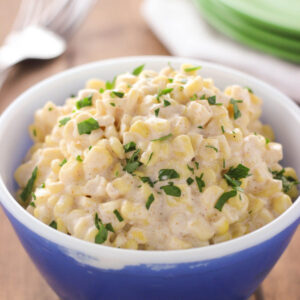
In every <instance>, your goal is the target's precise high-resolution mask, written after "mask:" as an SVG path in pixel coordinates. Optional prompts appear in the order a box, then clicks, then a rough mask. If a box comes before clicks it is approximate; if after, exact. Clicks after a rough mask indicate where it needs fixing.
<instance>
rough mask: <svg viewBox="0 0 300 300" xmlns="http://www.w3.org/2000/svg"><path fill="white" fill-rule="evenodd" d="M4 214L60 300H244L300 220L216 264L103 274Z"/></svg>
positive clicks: (135, 268) (138, 268)
mask: <svg viewBox="0 0 300 300" xmlns="http://www.w3.org/2000/svg"><path fill="white" fill-rule="evenodd" d="M5 212H6V214H7V216H8V218H9V219H10V221H11V223H12V225H13V227H14V229H15V231H16V233H17V234H18V236H19V238H20V240H21V242H22V244H23V246H24V248H25V249H26V250H27V252H28V254H29V255H30V257H31V259H32V260H33V262H34V263H35V265H36V266H37V268H38V269H39V271H40V272H41V273H42V275H43V276H44V277H45V279H46V280H47V282H48V283H49V285H50V286H51V287H52V288H53V290H54V291H55V292H56V293H57V295H58V296H59V297H60V298H61V299H68V300H69V299H72V300H73V299H76V300H81V299H105V300H109V299H113V300H115V299H122V300H126V299H130V300H135V299H145V300H147V299H155V300H156V299H157V300H160V299H164V300H165V299H185V300H189V299H197V300H244V299H247V298H248V297H249V296H250V295H251V294H252V293H253V291H254V290H255V289H256V288H257V286H258V285H259V284H260V283H261V282H262V280H263V279H264V278H265V276H266V275H267V274H268V272H269V271H270V270H271V268H272V267H273V265H274V264H275V263H276V261H277V260H278V258H279V257H280V255H281V254H282V252H283V251H284V249H285V248H286V247H287V245H288V243H289V241H290V239H291V237H292V235H293V233H294V232H295V230H296V228H297V225H298V221H297V222H294V223H293V224H292V225H291V226H289V227H288V228H286V229H285V230H284V231H282V232H281V233H280V234H278V235H276V236H275V237H273V238H272V239H269V240H267V241H265V242H263V243H261V244H259V245H257V246H255V247H252V248H248V249H246V250H244V251H241V252H238V253H236V254H233V255H228V256H224V257H221V258H218V259H212V260H207V261H201V258H199V262H193V263H184V264H176V265H154V264H152V265H139V266H127V267H125V268H123V269H122V270H103V269H98V268H95V267H91V266H88V265H83V264H80V263H78V262H77V261H76V260H74V259H73V258H72V257H70V256H68V255H67V254H66V251H65V250H66V249H63V248H62V247H60V246H58V245H57V244H55V243H53V242H50V241H48V240H46V239H45V238H43V237H41V236H39V235H37V234H36V233H34V232H32V231H31V230H29V229H28V228H26V227H25V226H24V225H23V224H21V223H20V222H19V221H18V220H17V219H15V218H14V217H13V216H12V215H11V214H10V213H9V212H8V211H6V210H5ZM82 255H84V254H82ZM116 259H118V258H117V257H116Z"/></svg>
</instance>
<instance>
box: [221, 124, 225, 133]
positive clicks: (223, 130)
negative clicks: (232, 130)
mask: <svg viewBox="0 0 300 300" xmlns="http://www.w3.org/2000/svg"><path fill="white" fill-rule="evenodd" d="M221 130H222V133H225V129H224V126H223V125H222V126H221Z"/></svg>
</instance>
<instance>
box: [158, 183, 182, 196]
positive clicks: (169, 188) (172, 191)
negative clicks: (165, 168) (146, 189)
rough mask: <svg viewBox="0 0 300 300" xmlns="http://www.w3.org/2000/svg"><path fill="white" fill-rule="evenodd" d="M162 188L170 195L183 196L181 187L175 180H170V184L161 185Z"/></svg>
mask: <svg viewBox="0 0 300 300" xmlns="http://www.w3.org/2000/svg"><path fill="white" fill-rule="evenodd" d="M160 189H161V190H163V191H164V192H165V193H166V194H167V195H169V196H173V197H180V196H181V190H180V188H179V187H178V186H176V185H174V183H173V182H169V184H168V185H164V186H161V187H160Z"/></svg>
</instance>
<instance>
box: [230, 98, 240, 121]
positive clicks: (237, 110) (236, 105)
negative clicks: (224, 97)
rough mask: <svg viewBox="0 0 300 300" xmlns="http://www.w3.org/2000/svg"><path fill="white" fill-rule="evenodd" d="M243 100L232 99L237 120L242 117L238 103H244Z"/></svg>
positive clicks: (234, 116) (234, 115)
mask: <svg viewBox="0 0 300 300" xmlns="http://www.w3.org/2000/svg"><path fill="white" fill-rule="evenodd" d="M242 102H243V100H235V99H233V98H231V99H230V103H231V104H232V105H233V118H234V119H235V120H236V119H238V118H239V117H241V116H242V114H241V112H240V109H239V107H238V103H242Z"/></svg>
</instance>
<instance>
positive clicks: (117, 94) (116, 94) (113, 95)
mask: <svg viewBox="0 0 300 300" xmlns="http://www.w3.org/2000/svg"><path fill="white" fill-rule="evenodd" d="M110 96H111V97H112V98H114V97H115V96H117V97H119V98H123V97H124V93H123V92H117V91H112V92H111V93H110Z"/></svg>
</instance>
